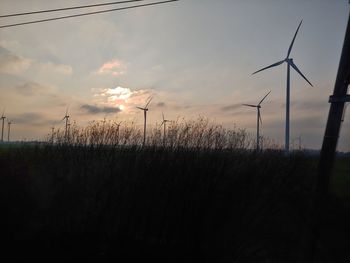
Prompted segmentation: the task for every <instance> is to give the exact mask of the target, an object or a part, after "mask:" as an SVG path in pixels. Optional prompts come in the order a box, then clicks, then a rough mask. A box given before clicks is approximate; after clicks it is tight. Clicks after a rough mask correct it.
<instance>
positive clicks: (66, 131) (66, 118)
mask: <svg viewBox="0 0 350 263" xmlns="http://www.w3.org/2000/svg"><path fill="white" fill-rule="evenodd" d="M64 119H65V120H66V130H65V133H64V138H65V140H66V141H67V139H68V137H67V136H68V121H69V115H68V108H67V109H66V115H65V116H64V117H63V119H62V121H63V120H64Z"/></svg>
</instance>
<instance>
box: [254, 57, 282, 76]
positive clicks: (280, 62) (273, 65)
mask: <svg viewBox="0 0 350 263" xmlns="http://www.w3.org/2000/svg"><path fill="white" fill-rule="evenodd" d="M283 62H284V60H281V61H278V62H276V63H274V64H272V65H270V66H267V67H265V68H262V69H259V70H258V71H255V72H254V73H252V75H254V74H256V73H258V72H260V71H263V70H265V69H268V68H273V67H277V66H279V65H281V64H282V63H283Z"/></svg>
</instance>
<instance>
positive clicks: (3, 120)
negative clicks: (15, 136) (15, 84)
mask: <svg viewBox="0 0 350 263" xmlns="http://www.w3.org/2000/svg"><path fill="white" fill-rule="evenodd" d="M4 114H5V110H3V112H2V115H1V119H2V128H1V142H3V141H4V125H5V119H6V117H5V115H4Z"/></svg>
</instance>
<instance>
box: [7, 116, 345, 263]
mask: <svg viewBox="0 0 350 263" xmlns="http://www.w3.org/2000/svg"><path fill="white" fill-rule="evenodd" d="M112 125H113V124H111V127H112ZM203 125H204V126H203ZM205 125H206V124H205V123H204V124H203V122H202V123H199V124H198V123H197V125H192V126H188V125H182V126H181V127H179V126H178V127H175V128H177V130H176V132H173V133H172V134H171V136H172V137H171V140H170V136H169V140H168V141H166V143H164V140H162V139H161V140H160V138H161V137H160V136H158V137H157V134H158V133H157V131H155V132H154V134H153V135H154V136H153V137H152V136H151V137H149V138H148V143H149V146H146V147H141V146H140V144H137V143H139V140H138V139H137V138H138V137H137V136H136V135H137V134H138V132H134V134H136V135H135V137H133V136H131V135H130V134H132V133H133V132H130V129H128V130H126V131H125V130H123V131H120V133H119V130H118V133H116V131H115V130H108V129H107V128H106V127H108V126H104V125H103V126H102V125H100V126H99V124H94V126H92V128H89V129H85V130H83V131H77V130H76V131H75V135H74V136H73V135H72V137H70V141H69V142H65V140H66V138H64V137H63V135H62V134H59V133H57V134H56V136H57V137H55V141H54V142H55V143H54V144H52V141H51V142H50V140H49V143H46V144H23V145H18V144H17V145H11V144H9V145H2V146H1V147H0V167H1V176H0V209H1V210H0V211H1V214H2V216H1V217H0V233H1V237H0V238H1V241H2V244H4V245H3V246H2V247H1V249H2V252H3V255H5V254H9V255H11V256H12V257H16V256H18V255H20V256H25V257H29V256H35V257H36V258H38V257H43V258H46V259H47V258H52V257H53V256H54V258H57V257H62V258H63V259H67V258H69V257H70V256H72V255H73V256H79V257H89V258H94V259H97V260H99V261H101V260H106V261H107V259H109V258H113V259H114V260H123V261H126V260H128V261H130V260H131V259H136V260H147V259H150V260H152V261H159V262H193V261H195V260H196V261H197V260H201V261H203V262H302V261H303V260H304V259H305V257H306V256H307V255H308V252H309V251H310V236H311V232H310V229H311V225H312V224H313V221H312V217H311V212H310V211H311V204H312V197H313V188H314V185H315V182H316V169H315V167H316V165H315V164H316V163H317V160H316V159H315V157H310V156H306V155H304V154H302V153H294V154H292V155H290V156H285V155H284V154H283V153H282V152H281V151H278V150H270V151H264V152H259V153H257V152H255V151H252V150H248V149H247V145H249V143H247V138H248V137H247V136H246V134H245V133H244V131H239V132H237V131H233V132H232V131H226V130H224V129H222V128H220V127H216V128H215V127H213V126H205ZM189 130H190V132H188V131H189ZM73 131H74V130H73ZM104 132H107V133H106V134H109V135H111V134H114V135H115V136H114V141H104V140H103V139H101V138H110V137H109V136H107V135H106V134H104ZM122 133H123V134H124V137H120V134H122ZM72 134H73V133H72ZM101 134H102V135H103V134H104V136H102V137H101ZM82 135H84V136H86V137H83V136H82ZM112 137H113V136H112ZM51 138H52V137H51ZM73 138H74V140H73ZM130 138H134V139H130ZM152 138H154V140H153V139H152ZM157 138H158V141H157V140H156V139H157ZM108 140H109V139H108ZM128 140H129V141H128ZM106 142H107V143H106ZM121 142H126V143H121ZM227 145H230V146H229V147H227ZM348 171H349V163H348V159H339V160H337V164H336V172H335V174H336V175H335V176H334V177H333V178H332V193H333V194H332V195H331V196H330V197H329V198H328V201H327V204H325V206H324V208H323V210H322V211H321V215H320V218H321V220H320V221H321V222H322V224H321V225H322V231H321V237H320V240H319V243H318V246H317V255H316V262H350V257H349V253H348V251H349V249H348V244H350V242H349V236H350V235H349V234H350V229H349V226H348V225H349V224H348V221H349V219H350V216H349V210H347V209H345V207H346V205H345V204H346V202H347V200H348V197H349V194H348V191H347V189H349V180H348V177H347V176H348V174H349V172H348Z"/></svg>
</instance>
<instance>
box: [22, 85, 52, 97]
mask: <svg viewBox="0 0 350 263" xmlns="http://www.w3.org/2000/svg"><path fill="white" fill-rule="evenodd" d="M15 89H16V91H17V92H19V93H20V94H22V95H26V96H32V95H38V94H47V93H49V92H50V91H51V88H50V87H48V86H44V85H41V84H38V83H35V82H26V83H24V84H21V85H18V86H16V87H15Z"/></svg>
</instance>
